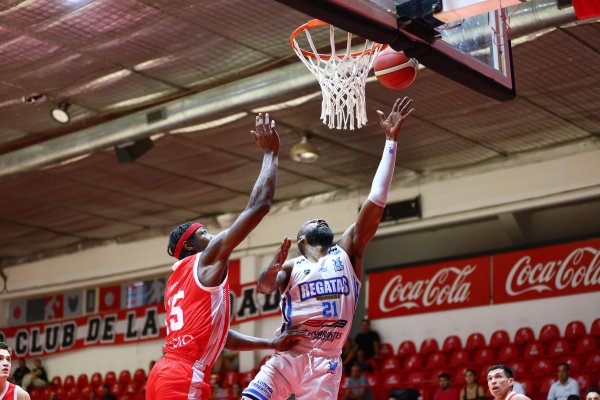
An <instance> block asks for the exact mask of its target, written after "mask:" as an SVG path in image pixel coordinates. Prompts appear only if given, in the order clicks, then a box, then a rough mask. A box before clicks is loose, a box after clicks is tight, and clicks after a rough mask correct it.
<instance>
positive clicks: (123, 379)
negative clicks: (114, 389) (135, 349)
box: [118, 369, 131, 386]
mask: <svg viewBox="0 0 600 400" xmlns="http://www.w3.org/2000/svg"><path fill="white" fill-rule="evenodd" d="M118 382H119V385H122V386H126V385H127V384H128V383H129V382H131V372H129V370H128V369H124V370H123V371H121V373H120V374H119V381H118Z"/></svg>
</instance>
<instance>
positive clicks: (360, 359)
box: [354, 350, 375, 372]
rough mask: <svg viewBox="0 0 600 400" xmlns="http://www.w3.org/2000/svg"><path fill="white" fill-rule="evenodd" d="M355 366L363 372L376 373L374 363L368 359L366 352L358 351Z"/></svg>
mask: <svg viewBox="0 0 600 400" xmlns="http://www.w3.org/2000/svg"><path fill="white" fill-rule="evenodd" d="M354 365H358V366H359V367H360V370H361V371H362V372H373V371H375V365H374V361H373V360H368V359H367V358H366V356H365V351H364V350H357V351H356V361H355V362H354Z"/></svg>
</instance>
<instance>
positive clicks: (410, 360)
mask: <svg viewBox="0 0 600 400" xmlns="http://www.w3.org/2000/svg"><path fill="white" fill-rule="evenodd" d="M421 366H422V365H421V357H419V356H418V355H416V354H413V355H410V356H408V357H406V359H405V360H404V369H415V368H421Z"/></svg>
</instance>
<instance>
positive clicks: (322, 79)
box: [293, 25, 381, 130]
mask: <svg viewBox="0 0 600 400" xmlns="http://www.w3.org/2000/svg"><path fill="white" fill-rule="evenodd" d="M304 34H305V35H306V40H307V42H308V45H309V46H310V48H311V51H312V54H313V55H314V56H313V57H311V56H308V55H305V54H304V53H303V52H302V50H301V49H300V46H299V45H298V42H296V39H295V38H294V39H293V43H294V46H293V47H294V51H295V52H296V54H297V55H298V57H299V58H300V60H302V62H303V63H304V64H305V65H306V66H307V67H308V69H309V70H310V72H312V73H313V75H315V76H316V77H317V79H318V80H319V85H321V91H322V93H323V102H322V103H321V121H323V123H324V124H325V125H327V126H328V127H329V128H330V129H350V130H354V128H355V127H356V128H357V129H358V128H361V127H362V126H364V125H365V124H366V123H367V109H366V101H365V81H366V79H367V75H368V74H369V70H370V69H371V67H372V66H373V62H374V60H375V56H376V55H377V53H378V52H379V49H380V47H381V45H379V44H377V43H374V42H371V41H369V40H367V41H365V43H364V48H363V49H362V51H360V52H358V53H352V52H351V48H352V34H351V33H348V40H347V45H346V51H345V53H344V54H343V55H342V54H339V55H338V54H336V50H335V31H334V27H333V26H332V25H329V36H330V42H331V54H332V55H331V56H329V55H327V56H324V55H322V54H319V53H318V52H317V49H316V48H315V45H314V43H313V40H312V37H311V35H310V32H309V29H306V30H304Z"/></svg>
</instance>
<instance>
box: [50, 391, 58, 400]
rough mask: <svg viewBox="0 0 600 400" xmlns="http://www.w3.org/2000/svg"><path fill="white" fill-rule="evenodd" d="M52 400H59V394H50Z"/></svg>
mask: <svg viewBox="0 0 600 400" xmlns="http://www.w3.org/2000/svg"><path fill="white" fill-rule="evenodd" d="M50 400H58V393H56V392H55V391H54V390H53V391H51V392H50Z"/></svg>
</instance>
